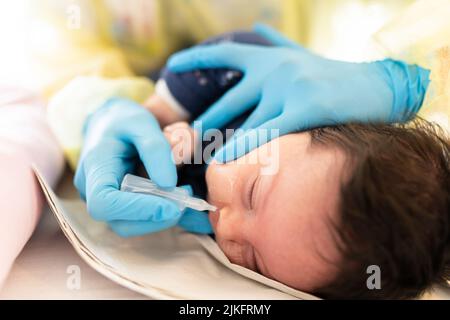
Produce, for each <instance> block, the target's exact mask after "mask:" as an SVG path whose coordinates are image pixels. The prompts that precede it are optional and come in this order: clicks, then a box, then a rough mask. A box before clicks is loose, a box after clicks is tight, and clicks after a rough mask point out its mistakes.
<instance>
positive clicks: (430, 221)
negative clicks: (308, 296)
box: [311, 119, 450, 299]
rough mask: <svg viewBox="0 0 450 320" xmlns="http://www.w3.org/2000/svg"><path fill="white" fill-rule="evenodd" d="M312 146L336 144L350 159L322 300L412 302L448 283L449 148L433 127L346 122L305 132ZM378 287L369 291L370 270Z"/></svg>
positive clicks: (442, 134)
mask: <svg viewBox="0 0 450 320" xmlns="http://www.w3.org/2000/svg"><path fill="white" fill-rule="evenodd" d="M311 135H312V140H311V141H312V145H325V146H330V145H332V146H336V147H338V148H340V149H341V150H343V151H344V152H345V154H346V156H347V159H348V162H347V164H348V169H349V170H344V171H346V172H349V177H347V178H345V179H344V178H343V182H342V187H341V195H340V205H339V213H340V217H339V222H338V223H337V224H336V223H335V224H333V225H332V226H331V227H332V231H333V234H334V235H335V237H336V243H337V244H338V247H339V249H340V250H341V253H342V264H341V265H340V266H339V267H340V268H339V270H340V271H339V274H338V275H337V276H336V278H335V281H333V282H332V283H329V284H327V285H326V286H324V287H322V288H320V289H319V290H317V291H316V292H315V293H316V294H317V295H319V296H320V297H323V298H328V299H340V298H345V299H411V298H417V297H420V296H421V295H422V294H423V293H425V292H426V291H427V290H428V289H430V287H431V286H433V285H443V286H447V287H448V281H449V280H450V143H449V140H448V137H447V136H446V133H445V132H444V131H443V130H442V129H440V128H439V127H438V126H437V125H434V124H431V123H429V122H427V121H425V120H422V119H416V120H414V121H412V122H410V123H408V124H402V125H388V124H371V125H362V124H349V125H343V126H336V127H326V128H319V129H315V130H312V131H311ZM373 265H375V266H376V267H379V271H380V280H381V281H380V285H381V286H380V289H377V288H372V289H369V288H368V286H367V280H368V278H369V277H370V276H371V275H372V271H370V272H368V270H367V268H368V267H369V266H373Z"/></svg>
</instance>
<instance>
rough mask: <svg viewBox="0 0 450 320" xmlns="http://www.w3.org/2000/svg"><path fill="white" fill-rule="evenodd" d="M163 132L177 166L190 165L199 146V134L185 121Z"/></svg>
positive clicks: (170, 126) (172, 125)
mask: <svg viewBox="0 0 450 320" xmlns="http://www.w3.org/2000/svg"><path fill="white" fill-rule="evenodd" d="M163 132H164V136H165V137H166V139H167V141H169V144H170V147H171V148H172V156H173V160H174V162H175V164H177V165H181V164H190V163H191V159H192V156H193V155H194V150H195V148H196V144H197V132H196V131H195V130H194V129H193V128H192V127H191V126H190V125H189V123H187V122H185V121H180V122H175V123H173V124H171V125H169V126H166V127H165V128H164V130H163Z"/></svg>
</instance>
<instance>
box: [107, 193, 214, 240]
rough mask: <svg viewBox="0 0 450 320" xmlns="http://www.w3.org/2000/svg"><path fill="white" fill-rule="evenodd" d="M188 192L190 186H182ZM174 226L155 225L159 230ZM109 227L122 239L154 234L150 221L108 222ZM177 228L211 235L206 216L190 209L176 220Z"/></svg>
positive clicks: (153, 224)
mask: <svg viewBox="0 0 450 320" xmlns="http://www.w3.org/2000/svg"><path fill="white" fill-rule="evenodd" d="M183 188H185V189H186V190H188V191H189V194H190V195H191V196H192V188H191V187H190V186H183ZM173 225H174V224H173V223H170V222H168V223H167V225H164V224H163V223H161V224H159V225H157V226H158V227H160V230H162V229H166V228H170V227H172V226H173ZM109 226H110V227H111V229H112V230H113V231H114V232H115V233H117V234H118V235H120V236H122V237H136V236H141V235H144V234H148V233H152V232H155V223H154V222H152V221H124V220H118V221H110V222H109ZM178 226H179V227H181V228H183V229H185V230H187V231H190V232H195V233H203V234H209V233H213V230H212V227H211V224H210V222H209V219H208V214H207V213H205V212H200V211H197V210H194V209H191V208H186V209H185V210H184V211H183V215H182V216H181V218H180V220H178Z"/></svg>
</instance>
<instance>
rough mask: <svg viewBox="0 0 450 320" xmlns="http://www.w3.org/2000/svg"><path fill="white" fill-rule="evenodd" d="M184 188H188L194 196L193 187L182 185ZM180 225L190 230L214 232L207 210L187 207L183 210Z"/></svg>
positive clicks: (205, 232) (204, 232)
mask: <svg viewBox="0 0 450 320" xmlns="http://www.w3.org/2000/svg"><path fill="white" fill-rule="evenodd" d="M182 188H183V189H185V190H188V191H189V194H190V195H191V196H192V194H193V192H192V187H191V186H189V185H186V186H182ZM178 226H179V227H181V228H183V229H184V230H186V231H188V232H193V233H201V234H211V233H214V232H213V229H212V227H211V223H210V222H209V218H208V214H207V213H206V212H201V211H197V210H194V209H191V208H186V209H185V210H184V211H183V215H182V217H181V219H180V220H179V221H178Z"/></svg>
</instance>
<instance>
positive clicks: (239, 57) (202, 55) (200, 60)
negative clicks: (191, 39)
mask: <svg viewBox="0 0 450 320" xmlns="http://www.w3.org/2000/svg"><path fill="white" fill-rule="evenodd" d="M255 48H260V47H257V46H254V45H249V44H240V43H231V42H226V43H220V44H215V45H207V46H198V47H194V48H191V49H186V50H183V51H180V52H178V53H175V54H173V55H172V56H171V57H170V58H169V61H168V63H167V67H168V68H169V70H170V71H172V72H186V71H192V70H195V69H210V68H230V69H237V70H241V71H245V69H246V62H247V59H248V58H247V57H251V56H252V51H253V50H254V49H255Z"/></svg>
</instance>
